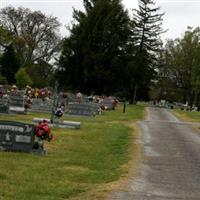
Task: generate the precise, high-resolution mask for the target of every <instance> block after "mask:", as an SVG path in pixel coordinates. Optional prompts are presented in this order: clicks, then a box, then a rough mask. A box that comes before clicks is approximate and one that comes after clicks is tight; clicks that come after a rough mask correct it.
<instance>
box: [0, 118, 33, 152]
mask: <svg viewBox="0 0 200 200" xmlns="http://www.w3.org/2000/svg"><path fill="white" fill-rule="evenodd" d="M33 144H34V125H32V124H24V123H21V122H15V121H0V150H3V151H22V152H31V151H32V148H33Z"/></svg>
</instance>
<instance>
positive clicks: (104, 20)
mask: <svg viewBox="0 0 200 200" xmlns="http://www.w3.org/2000/svg"><path fill="white" fill-rule="evenodd" d="M84 7H85V11H84V12H82V11H77V10H74V14H73V17H74V19H75V20H76V23H74V24H72V28H71V29H70V36H69V37H68V38H66V39H65V40H64V46H63V51H62V55H61V57H60V67H59V71H58V73H59V74H61V76H59V79H60V82H61V84H62V85H68V88H70V89H73V90H80V91H83V92H86V93H88V94H89V93H91V92H94V93H98V94H102V93H104V94H110V93H114V92H116V91H119V90H123V89H122V88H124V85H125V78H124V77H125V72H126V66H127V63H126V62H127V61H126V54H127V42H128V38H129V34H130V27H129V17H128V13H127V11H125V10H124V8H123V6H122V4H121V1H120V0H84Z"/></svg>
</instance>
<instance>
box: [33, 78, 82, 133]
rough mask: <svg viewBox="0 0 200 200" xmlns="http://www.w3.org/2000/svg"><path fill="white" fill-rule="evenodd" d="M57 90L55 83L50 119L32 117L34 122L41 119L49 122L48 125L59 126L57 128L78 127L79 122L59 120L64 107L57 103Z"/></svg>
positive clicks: (38, 121)
mask: <svg viewBox="0 0 200 200" xmlns="http://www.w3.org/2000/svg"><path fill="white" fill-rule="evenodd" d="M57 91H58V83H57V82H56V83H55V88H54V99H53V104H52V107H50V108H51V118H50V119H43V118H33V122H34V123H41V122H42V121H44V120H45V121H46V122H48V123H49V126H50V127H59V128H76V129H79V128H80V122H73V121H61V118H62V116H63V112H64V107H63V106H62V105H59V102H58V99H59V96H58V94H57Z"/></svg>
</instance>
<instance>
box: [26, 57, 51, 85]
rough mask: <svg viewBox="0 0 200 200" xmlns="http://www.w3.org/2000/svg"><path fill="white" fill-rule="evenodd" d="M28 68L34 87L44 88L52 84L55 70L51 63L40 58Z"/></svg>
mask: <svg viewBox="0 0 200 200" xmlns="http://www.w3.org/2000/svg"><path fill="white" fill-rule="evenodd" d="M26 68H27V73H28V74H29V76H30V78H31V80H32V81H33V86H34V87H39V88H42V87H46V86H49V85H51V84H52V82H53V80H54V77H53V75H54V71H52V66H51V65H50V64H48V63H46V62H44V61H43V60H40V61H38V63H37V64H34V65H32V66H30V67H26Z"/></svg>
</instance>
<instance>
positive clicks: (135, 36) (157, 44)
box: [129, 0, 163, 102]
mask: <svg viewBox="0 0 200 200" xmlns="http://www.w3.org/2000/svg"><path fill="white" fill-rule="evenodd" d="M159 9H160V8H159V7H155V2H154V1H153V0H139V9H138V10H137V9H134V11H133V19H132V38H131V39H132V43H133V51H132V52H133V56H132V58H131V61H130V62H129V71H130V73H129V80H130V94H131V95H132V101H133V102H134V101H135V99H136V96H137V90H138V89H139V90H140V91H139V93H140V95H138V96H143V99H144V98H145V91H146V92H147V91H148V89H149V88H148V87H149V86H150V82H151V80H152V79H153V78H154V76H155V69H156V68H157V65H158V64H157V62H158V60H157V53H158V51H159V49H161V44H162V43H161V39H160V35H161V34H162V33H163V29H162V17H163V14H159V13H158V12H159ZM142 93H143V94H142Z"/></svg>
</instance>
